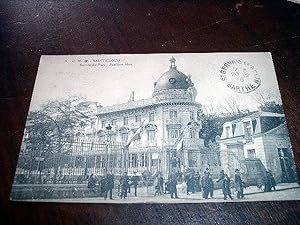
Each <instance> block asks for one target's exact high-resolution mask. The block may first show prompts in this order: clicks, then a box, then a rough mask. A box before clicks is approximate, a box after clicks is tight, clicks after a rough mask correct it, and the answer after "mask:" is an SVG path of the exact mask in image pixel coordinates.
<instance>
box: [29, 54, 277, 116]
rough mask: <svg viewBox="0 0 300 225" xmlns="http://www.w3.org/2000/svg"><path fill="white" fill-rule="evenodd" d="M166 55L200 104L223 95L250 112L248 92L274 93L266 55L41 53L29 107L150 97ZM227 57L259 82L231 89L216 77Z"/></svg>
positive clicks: (269, 59)
mask: <svg viewBox="0 0 300 225" xmlns="http://www.w3.org/2000/svg"><path fill="white" fill-rule="evenodd" d="M171 56H174V57H175V58H176V66H177V69H178V70H179V71H181V72H183V73H184V74H186V75H189V74H190V75H191V76H192V77H191V79H192V81H193V83H194V84H195V88H196V89H197V91H198V95H197V98H196V101H197V102H199V103H201V104H203V105H207V104H209V103H210V102H212V101H213V102H214V104H215V105H216V106H218V105H224V100H225V99H227V98H236V99H238V100H239V101H240V102H241V106H240V107H241V109H247V108H249V109H250V110H256V109H257V106H258V104H257V102H256V101H255V100H254V95H255V94H257V93H258V92H259V93H266V92H272V94H273V95H277V96H279V90H278V84H277V80H276V76H275V71H274V67H273V63H272V57H271V55H270V53H203V54H136V55H79V56H43V57H42V58H41V61H40V66H39V69H38V75H37V78H36V82H35V87H34V92H33V97H32V102H31V106H30V107H31V110H35V109H37V108H39V106H40V105H41V104H43V103H46V102H47V101H49V100H56V99H61V98H66V97H68V96H72V95H80V96H82V97H85V98H86V99H87V100H90V101H96V102H99V103H101V104H102V105H103V106H107V105H114V104H118V103H124V102H128V100H129V96H130V92H131V91H134V92H135V100H138V99H145V98H150V97H151V96H152V93H153V83H154V82H155V81H156V80H157V79H158V78H159V77H160V76H161V75H162V74H163V73H164V72H166V71H167V70H168V69H169V66H170V62H169V59H170V58H171ZM231 59H241V60H244V61H246V62H249V63H250V64H252V65H253V66H254V67H255V70H256V71H257V73H258V75H259V77H260V79H261V85H260V86H259V87H258V88H257V89H256V90H255V91H253V92H251V93H237V92H236V91H234V90H231V89H229V88H228V87H227V86H226V84H225V82H223V81H221V79H220V70H221V67H222V65H223V64H224V63H225V62H227V61H228V60H231ZM109 61H117V63H119V64H123V65H122V66H121V65H119V66H118V65H114V66H113V65H111V64H110V63H116V62H109ZM92 64H94V65H92ZM125 64H127V65H125ZM250 72H251V71H250ZM212 99H213V100H212Z"/></svg>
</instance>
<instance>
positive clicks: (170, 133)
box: [168, 129, 179, 139]
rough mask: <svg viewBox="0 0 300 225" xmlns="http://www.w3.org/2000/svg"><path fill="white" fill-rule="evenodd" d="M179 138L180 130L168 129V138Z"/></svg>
mask: <svg viewBox="0 0 300 225" xmlns="http://www.w3.org/2000/svg"><path fill="white" fill-rule="evenodd" d="M178 137H179V130H178V129H168V138H173V139H175V138H178Z"/></svg>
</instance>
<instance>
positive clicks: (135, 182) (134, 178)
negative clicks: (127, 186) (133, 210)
mask: <svg viewBox="0 0 300 225" xmlns="http://www.w3.org/2000/svg"><path fill="white" fill-rule="evenodd" d="M139 179H140V178H139V176H137V175H136V171H134V172H133V176H132V177H131V184H132V185H133V187H134V196H135V197H136V196H137V186H138V183H139Z"/></svg>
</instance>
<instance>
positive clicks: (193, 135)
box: [190, 129, 196, 138]
mask: <svg viewBox="0 0 300 225" xmlns="http://www.w3.org/2000/svg"><path fill="white" fill-rule="evenodd" d="M195 137H196V131H195V130H194V129H190V138H195Z"/></svg>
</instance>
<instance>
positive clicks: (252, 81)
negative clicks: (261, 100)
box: [220, 59, 261, 93]
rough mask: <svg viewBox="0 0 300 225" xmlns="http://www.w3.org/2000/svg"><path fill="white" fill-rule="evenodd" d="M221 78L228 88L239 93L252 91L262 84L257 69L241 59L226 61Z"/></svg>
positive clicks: (221, 71)
mask: <svg viewBox="0 0 300 225" xmlns="http://www.w3.org/2000/svg"><path fill="white" fill-rule="evenodd" d="M220 78H221V80H222V81H223V82H225V84H226V86H227V87H228V88H230V89H231V90H234V91H236V92H238V93H250V92H252V91H254V90H256V89H257V88H258V87H259V86H260V84H261V78H260V76H259V73H258V71H257V69H256V68H255V67H254V66H253V65H252V64H251V63H249V62H247V61H245V60H241V59H231V60H228V61H227V62H225V63H224V64H223V65H222V67H221V70H220Z"/></svg>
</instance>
